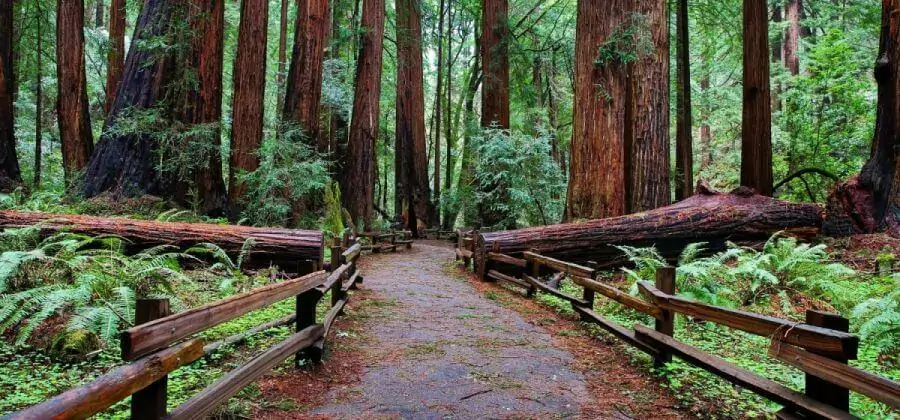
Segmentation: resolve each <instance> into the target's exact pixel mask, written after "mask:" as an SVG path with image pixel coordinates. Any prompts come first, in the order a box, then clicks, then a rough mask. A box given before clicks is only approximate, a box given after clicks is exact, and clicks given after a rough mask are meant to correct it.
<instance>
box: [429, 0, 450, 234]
mask: <svg viewBox="0 0 900 420" xmlns="http://www.w3.org/2000/svg"><path fill="white" fill-rule="evenodd" d="M446 4H447V1H446V0H441V2H440V8H439V9H438V28H437V38H438V39H437V41H438V50H437V60H438V62H437V86H436V88H435V92H434V130H433V131H432V133H431V135H432V137H433V139H434V143H433V146H432V149H431V150H432V152H433V153H434V186H433V187H432V189H433V190H434V201H435V202H438V201H439V200H440V198H441V123H442V122H443V120H441V110H442V108H443V103H444V101H443V94H442V92H443V86H444V15H445V14H446V12H447V10H446ZM437 213H438V219H440V213H441V211H440V208H438V209H437ZM439 223H440V220H438V224H439ZM432 226H437V224H434V225H432Z"/></svg>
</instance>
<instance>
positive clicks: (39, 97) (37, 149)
mask: <svg viewBox="0 0 900 420" xmlns="http://www.w3.org/2000/svg"><path fill="white" fill-rule="evenodd" d="M34 6H35V14H36V18H35V37H36V38H37V39H36V42H35V44H36V45H35V47H36V48H35V50H36V51H35V84H34V85H35V92H34V180H33V182H32V188H34V189H37V188H38V187H40V185H41V160H42V158H43V156H42V155H43V145H42V143H43V139H44V86H43V78H44V68H43V64H44V60H43V57H42V55H43V54H44V34H43V31H42V27H43V26H44V25H43V23H44V13H43V9H42V8H41V2H35V4H34Z"/></svg>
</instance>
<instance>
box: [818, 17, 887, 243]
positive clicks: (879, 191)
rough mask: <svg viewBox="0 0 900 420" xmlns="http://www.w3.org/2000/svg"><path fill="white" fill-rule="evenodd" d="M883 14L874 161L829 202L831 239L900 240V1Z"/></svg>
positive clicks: (873, 148) (876, 76)
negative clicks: (874, 236)
mask: <svg viewBox="0 0 900 420" xmlns="http://www.w3.org/2000/svg"><path fill="white" fill-rule="evenodd" d="M882 8H883V9H882V12H881V16H882V18H881V42H880V44H879V48H878V58H877V60H876V61H875V80H876V82H877V83H878V109H877V111H876V116H875V136H874V138H873V140H872V156H871V157H870V158H869V161H868V162H866V164H865V165H864V166H863V168H862V171H861V172H860V174H859V176H858V177H857V178H853V179H851V180H849V181H847V182H844V183H842V184H839V185H838V186H837V187H836V188H835V191H834V192H832V194H831V196H830V197H829V199H828V221H827V223H826V227H825V230H826V233H828V234H832V235H849V234H851V233H871V232H876V231H882V230H887V231H888V232H890V233H892V234H893V235H895V236H900V0H883V1H882Z"/></svg>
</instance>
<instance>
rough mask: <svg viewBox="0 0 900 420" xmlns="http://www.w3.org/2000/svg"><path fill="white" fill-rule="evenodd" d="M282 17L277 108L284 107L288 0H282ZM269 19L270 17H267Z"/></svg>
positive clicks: (279, 27) (279, 42) (279, 28)
mask: <svg viewBox="0 0 900 420" xmlns="http://www.w3.org/2000/svg"><path fill="white" fill-rule="evenodd" d="M280 16H281V18H280V22H279V25H278V76H276V77H277V79H276V80H277V83H278V98H277V99H276V101H277V105H276V108H275V109H277V110H279V111H280V110H282V109H284V79H285V72H284V68H285V63H286V62H287V26H288V0H281V15H280ZM267 20H268V19H267Z"/></svg>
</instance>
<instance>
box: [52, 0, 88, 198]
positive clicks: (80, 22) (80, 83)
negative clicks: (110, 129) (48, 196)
mask: <svg viewBox="0 0 900 420" xmlns="http://www.w3.org/2000/svg"><path fill="white" fill-rule="evenodd" d="M84 61H85V59H84V0H58V1H57V13H56V72H57V78H58V82H57V83H58V86H59V87H58V92H59V93H58V99H57V103H56V110H57V111H56V112H57V115H58V118H59V138H60V141H61V142H62V155H63V170H64V172H65V178H66V183H67V184H71V183H72V182H73V181H74V180H75V177H77V176H78V173H79V171H81V170H82V169H83V168H84V167H85V166H86V165H87V163H88V159H90V158H91V153H92V152H93V150H94V138H93V133H91V117H90V114H89V113H88V97H87V76H86V73H85V68H84Z"/></svg>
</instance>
